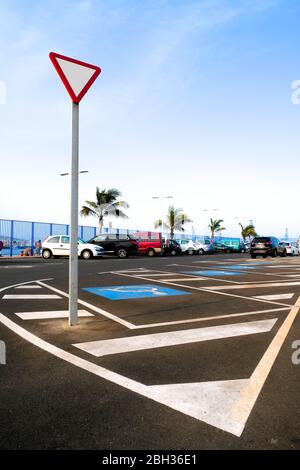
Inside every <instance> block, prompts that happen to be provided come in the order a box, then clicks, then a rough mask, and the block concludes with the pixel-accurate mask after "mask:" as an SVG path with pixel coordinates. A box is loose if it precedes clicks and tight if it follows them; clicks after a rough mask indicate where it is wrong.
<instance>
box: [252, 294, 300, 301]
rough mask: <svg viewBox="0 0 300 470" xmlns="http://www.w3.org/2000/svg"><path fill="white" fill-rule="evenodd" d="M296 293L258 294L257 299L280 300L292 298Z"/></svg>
mask: <svg viewBox="0 0 300 470" xmlns="http://www.w3.org/2000/svg"><path fill="white" fill-rule="evenodd" d="M294 295H295V294H294V293H291V294H272V295H256V296H255V297H256V298H257V299H265V300H280V299H291V298H292V297H293V296H294Z"/></svg>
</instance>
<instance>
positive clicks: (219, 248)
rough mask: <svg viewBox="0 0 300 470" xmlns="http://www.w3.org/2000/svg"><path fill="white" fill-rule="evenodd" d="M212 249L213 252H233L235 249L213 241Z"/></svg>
mask: <svg viewBox="0 0 300 470" xmlns="http://www.w3.org/2000/svg"><path fill="white" fill-rule="evenodd" d="M213 251H214V253H234V252H235V251H236V250H235V248H234V247H233V246H230V245H225V244H224V243H219V242H214V243H213Z"/></svg>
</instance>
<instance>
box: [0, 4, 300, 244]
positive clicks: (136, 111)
mask: <svg viewBox="0 0 300 470" xmlns="http://www.w3.org/2000/svg"><path fill="white" fill-rule="evenodd" d="M299 19H300V4H299V1H297V0H289V1H287V0H209V1H201V0H197V1H196V0H151V1H150V0H143V1H138V0H78V1H75V0H68V1H64V0H61V1H58V0H51V1H50V0H45V1H32V0H27V1H26V2H22V1H17V0H15V1H10V0H0V60H1V64H2V67H1V69H0V70H1V71H0V80H1V81H2V84H3V83H4V84H5V86H6V100H5V103H4V104H0V123H1V142H0V149H1V172H0V198H1V203H0V217H2V218H16V219H26V220H41V221H55V222H67V221H68V219H69V180H68V178H67V177H64V178H62V177H60V176H59V173H61V172H64V171H68V170H69V166H70V138H71V136H70V130H71V129H70V124H71V103H70V100H69V97H68V95H67V94H66V92H65V90H64V88H63V86H62V84H61V83H60V80H59V78H58V76H57V75H56V72H55V70H54V69H53V66H52V64H51V62H50V60H49V58H48V54H49V52H50V51H56V52H59V53H61V54H65V55H68V56H71V57H75V58H78V59H81V60H85V61H87V62H90V63H94V64H96V65H99V66H100V67H101V68H102V74H101V75H100V77H99V78H98V79H97V81H96V82H95V84H94V85H93V88H92V89H91V90H90V91H89V93H88V94H87V95H86V97H85V98H84V99H83V101H82V103H81V105H80V167H81V169H84V170H85V169H87V170H89V174H86V175H82V176H81V177H80V197H79V199H80V204H81V205H82V203H83V202H84V200H85V199H93V198H94V193H95V187H96V186H97V185H98V186H100V187H101V188H108V187H117V188H119V189H120V190H121V191H122V192H123V197H124V199H126V200H127V201H128V202H129V203H130V206H131V208H130V210H129V211H128V215H129V216H130V219H129V220H128V221H127V222H126V223H124V222H121V223H120V224H119V225H120V226H122V227H124V226H125V225H128V226H129V227H130V228H141V229H142V228H145V229H152V228H153V221H154V220H155V219H157V218H158V217H160V205H159V203H158V201H155V200H152V196H155V195H168V194H171V195H173V196H174V199H173V202H174V204H175V205H176V206H179V207H182V208H183V209H184V210H185V211H186V212H187V213H188V215H189V216H190V217H191V218H192V219H193V221H194V229H195V231H196V232H199V233H204V232H207V231H208V229H207V224H208V220H207V219H208V216H209V214H208V213H207V212H202V211H201V209H207V208H218V209H220V210H219V212H215V213H212V214H211V215H213V216H216V217H220V218H223V219H224V225H225V226H226V228H227V230H226V232H225V235H226V234H227V235H230V234H232V235H236V234H238V233H239V230H238V226H237V220H236V219H235V217H237V216H245V217H246V219H241V221H242V222H243V223H246V222H247V221H248V220H249V219H252V220H253V221H254V223H255V225H256V228H257V230H258V231H259V233H261V234H262V233H264V234H275V235H278V236H281V235H283V234H284V232H285V228H286V227H288V228H289V232H290V235H291V236H298V235H299V233H300V223H299V219H298V206H299V202H298V200H299V190H298V178H299V163H298V162H299V157H300V156H299V152H300V150H299V149H300V142H299V140H300V106H296V105H294V104H292V101H291V94H292V90H291V84H292V82H293V81H294V80H297V79H300V56H299V53H298V52H297V50H298V44H299V40H300V32H299ZM81 222H82V221H81ZM83 222H84V223H86V224H88V225H94V223H95V222H96V220H93V219H84V220H83ZM113 223H114V224H115V222H113Z"/></svg>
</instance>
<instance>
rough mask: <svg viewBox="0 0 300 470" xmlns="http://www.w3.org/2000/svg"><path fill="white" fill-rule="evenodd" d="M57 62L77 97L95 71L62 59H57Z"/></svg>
mask: <svg viewBox="0 0 300 470" xmlns="http://www.w3.org/2000/svg"><path fill="white" fill-rule="evenodd" d="M57 62H58V63H59V65H60V67H61V69H62V71H63V73H64V74H65V76H66V78H67V80H68V82H69V84H70V86H71V87H72V89H73V91H74V94H75V95H76V96H78V95H79V94H80V92H81V91H82V90H83V88H84V87H85V85H86V84H87V83H88V81H89V80H90V78H91V77H92V76H93V75H94V73H95V70H94V69H90V68H88V67H83V66H82V65H78V64H75V63H74V62H69V61H67V60H64V59H59V58H57Z"/></svg>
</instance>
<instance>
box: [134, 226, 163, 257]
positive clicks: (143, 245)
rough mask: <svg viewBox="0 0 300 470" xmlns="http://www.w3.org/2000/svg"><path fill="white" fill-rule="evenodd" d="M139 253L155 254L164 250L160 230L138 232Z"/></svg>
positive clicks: (136, 234) (136, 235)
mask: <svg viewBox="0 0 300 470" xmlns="http://www.w3.org/2000/svg"><path fill="white" fill-rule="evenodd" d="M134 236H135V237H136V239H137V241H138V253H139V255H148V256H155V255H159V254H162V252H163V240H162V236H161V233H160V232H136V233H135V234H134Z"/></svg>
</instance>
